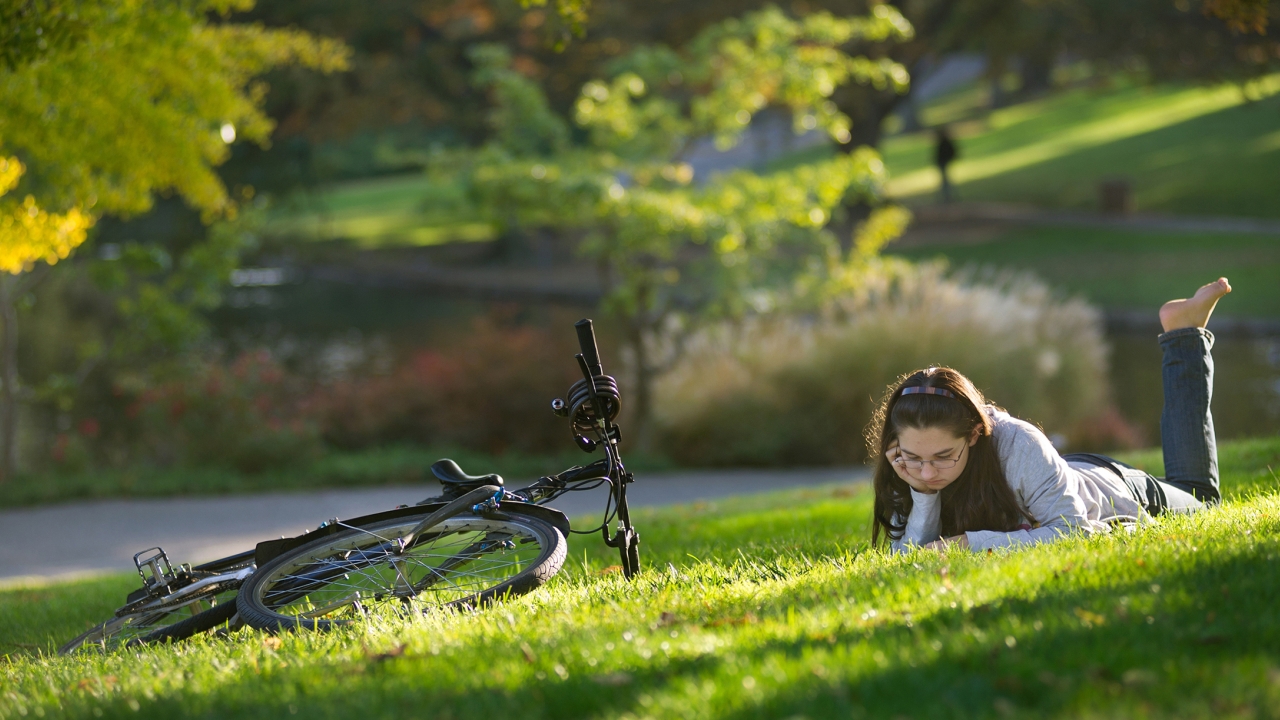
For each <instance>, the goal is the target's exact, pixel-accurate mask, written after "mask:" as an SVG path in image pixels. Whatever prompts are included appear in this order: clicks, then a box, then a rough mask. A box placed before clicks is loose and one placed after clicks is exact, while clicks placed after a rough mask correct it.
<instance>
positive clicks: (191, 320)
mask: <svg viewBox="0 0 1280 720" xmlns="http://www.w3.org/2000/svg"><path fill="white" fill-rule="evenodd" d="M257 222H258V221H257V219H256V216H255V215H253V214H248V215H243V216H241V217H239V218H237V219H236V220H233V221H223V222H219V223H215V224H214V225H213V226H212V227H211V228H210V230H209V233H208V238H207V239H206V240H205V241H204V242H201V243H197V244H194V245H192V246H191V247H189V248H187V249H186V250H185V251H184V252H181V254H180V255H179V256H178V259H177V260H176V262H175V259H174V258H173V256H172V254H171V253H170V252H169V251H168V250H167V249H165V248H164V247H161V246H158V245H153V244H144V243H138V242H127V243H124V244H123V245H122V246H121V247H119V248H118V253H119V257H118V258H117V257H114V256H107V257H106V258H103V259H99V260H95V261H94V262H92V263H91V264H90V266H89V273H90V275H91V276H92V277H93V279H94V281H95V282H96V284H97V285H98V287H100V288H101V289H102V290H104V291H106V292H107V293H108V294H109V295H110V297H112V299H113V300H114V301H115V310H116V318H117V319H116V322H117V323H118V324H117V327H116V330H115V332H114V333H112V336H111V337H110V341H109V342H105V343H103V345H104V346H108V347H109V350H110V353H111V356H112V359H114V360H116V361H122V362H126V363H127V362H130V361H132V362H137V361H139V360H140V359H141V358H145V357H151V358H153V360H154V359H159V358H162V357H170V356H172V355H175V354H178V353H181V352H182V351H184V350H189V349H191V348H192V347H193V346H194V345H195V344H196V343H197V342H198V341H200V340H203V339H205V337H206V336H207V332H208V322H207V320H206V319H205V314H206V313H207V312H208V311H209V310H212V309H214V308H216V307H218V306H219V305H220V304H221V303H222V296H223V292H224V290H225V288H226V287H227V283H228V281H229V280H230V276H231V271H232V270H234V269H235V268H236V267H238V266H239V264H240V257H241V255H242V254H243V253H244V252H246V251H248V250H250V249H252V248H253V247H254V246H255V245H256V243H257V238H256V235H255V228H256V226H257Z"/></svg>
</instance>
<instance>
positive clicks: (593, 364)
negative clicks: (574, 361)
mask: <svg viewBox="0 0 1280 720" xmlns="http://www.w3.org/2000/svg"><path fill="white" fill-rule="evenodd" d="M573 329H574V330H577V331H578V347H580V348H582V359H584V360H586V361H587V369H588V370H589V371H590V372H591V374H592V375H603V374H604V368H603V367H602V366H601V365H600V350H599V349H598V348H597V347H596V333H595V330H594V329H593V328H592V327H591V320H589V319H587V318H583V319H581V320H579V321H578V322H576V323H574V324H573Z"/></svg>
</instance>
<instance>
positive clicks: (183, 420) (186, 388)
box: [129, 352, 321, 472]
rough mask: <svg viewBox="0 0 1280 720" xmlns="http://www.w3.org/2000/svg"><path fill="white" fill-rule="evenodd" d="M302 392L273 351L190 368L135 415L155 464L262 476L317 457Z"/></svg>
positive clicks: (155, 391) (143, 398) (146, 395)
mask: <svg viewBox="0 0 1280 720" xmlns="http://www.w3.org/2000/svg"><path fill="white" fill-rule="evenodd" d="M302 393H303V388H302V386H301V385H300V383H299V382H298V381H297V380H296V379H294V378H290V377H289V376H287V375H286V374H285V372H284V371H283V369H282V368H280V366H279V365H277V364H276V363H275V362H274V361H273V360H272V359H271V357H270V355H269V354H268V353H266V352H254V353H246V354H244V355H241V356H240V357H238V358H236V359H235V360H234V361H232V362H231V363H229V364H224V363H216V362H210V363H201V364H198V365H194V366H192V367H189V368H188V369H187V372H186V374H184V376H182V377H179V378H176V379H171V380H169V381H168V382H165V383H163V384H160V385H158V386H155V387H152V388H150V389H148V390H146V391H144V392H143V393H142V394H141V395H140V396H139V397H138V398H137V400H136V402H135V403H134V404H133V405H131V406H130V409H129V414H131V415H134V416H136V417H137V419H138V420H139V421H140V424H141V426H142V432H141V433H140V434H139V436H138V441H139V444H140V445H141V448H140V449H141V454H142V455H143V456H144V457H145V458H146V459H147V460H148V461H150V462H151V463H152V464H157V465H161V466H164V465H173V464H178V465H210V466H224V467H228V466H229V467H233V468H235V469H237V470H240V471H243V472H259V471H262V470H266V469H268V468H273V467H278V466H281V465H284V464H287V463H290V462H295V461H298V460H307V459H311V458H314V457H315V456H316V455H318V454H319V452H320V449H321V448H320V435H319V430H318V428H317V426H316V425H315V423H314V422H312V421H310V420H309V419H308V417H307V414H306V408H305V405H304V403H303V401H302ZM135 456H136V455H135Z"/></svg>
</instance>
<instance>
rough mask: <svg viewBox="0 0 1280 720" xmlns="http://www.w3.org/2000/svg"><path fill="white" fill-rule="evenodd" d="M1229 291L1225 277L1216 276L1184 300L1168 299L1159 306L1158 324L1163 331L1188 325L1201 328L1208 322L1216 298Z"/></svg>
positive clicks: (1187, 326)
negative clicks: (1216, 277)
mask: <svg viewBox="0 0 1280 720" xmlns="http://www.w3.org/2000/svg"><path fill="white" fill-rule="evenodd" d="M1229 292H1231V283H1229V282H1227V279H1226V278H1218V280H1217V282H1211V283H1209V284H1208V285H1205V286H1204V287H1202V288H1200V289H1199V290H1197V291H1196V294H1195V295H1192V296H1191V297H1189V298H1186V299H1185V300H1170V301H1169V302H1167V303H1165V304H1164V305H1163V306H1162V307H1161V308H1160V324H1161V325H1163V326H1164V331H1165V332H1169V331H1170V330H1178V329H1180V328H1189V327H1196V328H1202V327H1204V326H1205V325H1206V324H1207V323H1208V322H1209V315H1211V314H1212V313H1213V307H1214V306H1215V305H1217V304H1218V299H1219V298H1221V297H1222V296H1223V295H1226V294H1227V293H1229Z"/></svg>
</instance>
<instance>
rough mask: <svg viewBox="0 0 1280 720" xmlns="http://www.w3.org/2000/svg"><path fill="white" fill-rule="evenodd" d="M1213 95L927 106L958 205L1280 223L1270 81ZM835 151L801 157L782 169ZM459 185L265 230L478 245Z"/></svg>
mask: <svg viewBox="0 0 1280 720" xmlns="http://www.w3.org/2000/svg"><path fill="white" fill-rule="evenodd" d="M1250 92H1251V93H1254V94H1255V95H1256V96H1257V97H1261V98H1262V99H1260V100H1256V101H1251V100H1248V99H1246V98H1245V96H1244V94H1242V92H1241V90H1240V89H1239V88H1238V87H1236V86H1233V85H1224V86H1218V87H1208V88H1204V87H1193V88H1186V87H1173V86H1168V87H1159V88H1146V87H1121V88H1119V89H1111V90H1091V89H1083V88H1082V89H1075V90H1071V91H1069V92H1065V93H1062V94H1058V95H1053V96H1050V97H1047V98H1044V99H1041V100H1036V101H1033V102H1028V103H1022V104H1019V105H1015V106H1012V107H1008V108H1004V109H1002V110H998V111H995V112H991V113H987V112H985V110H982V109H981V107H982V105H983V103H984V99H983V97H982V95H981V92H980V91H979V90H977V89H973V88H970V89H966V90H963V91H960V92H958V93H954V94H952V95H950V96H947V97H943V98H939V99H938V100H936V101H933V102H932V103H930V104H929V106H927V107H926V108H924V109H923V110H922V113H921V114H922V117H923V118H924V120H925V122H926V123H928V124H937V123H942V122H952V123H953V128H954V130H955V135H956V137H957V140H958V143H959V145H960V150H961V158H960V160H958V161H957V162H956V164H955V165H954V166H953V173H954V174H953V179H954V181H955V182H956V183H957V186H958V189H959V194H960V197H961V198H963V199H965V200H971V201H977V200H981V201H1000V202H1015V203H1026V204H1031V205H1037V206H1041V207H1047V208H1075V209H1094V208H1096V198H1097V183H1098V182H1099V181H1100V180H1102V179H1105V178H1113V177H1126V178H1130V179H1131V180H1132V182H1133V188H1134V194H1135V202H1136V205H1137V208H1138V209H1139V210H1141V211H1148V212H1162V213H1170V214H1181V215H1239V216H1247V217H1280V202H1276V200H1275V198H1276V195H1275V188H1276V187H1280V114H1278V113H1280V75H1275V76H1271V77H1269V78H1267V79H1266V80H1265V81H1263V82H1260V83H1257V84H1256V85H1255V86H1254V87H1252V88H1251V90H1250ZM932 143H933V136H932V134H931V133H928V132H923V133H913V134H907V135H898V136H894V137H890V138H889V139H887V140H886V141H885V142H884V145H883V147H882V148H881V149H882V151H883V153H884V157H885V161H886V163H887V165H888V167H889V170H890V172H891V174H892V176H893V180H892V181H891V182H890V184H889V187H888V192H889V195H890V196H892V197H894V198H897V199H901V200H904V201H906V202H908V203H920V202H928V201H931V200H932V198H933V195H934V194H935V193H936V191H937V183H938V177H937V171H936V170H934V169H933V166H932V161H931V159H930V158H931V157H932V147H933V145H932ZM829 152H831V150H830V149H828V148H821V147H819V148H813V149H809V150H806V151H801V152H800V153H798V154H797V155H796V156H794V157H788V158H784V159H782V160H780V161H779V162H777V163H774V164H773V165H772V166H771V167H772V168H775V169H776V168H783V167H786V166H788V165H794V164H796V163H798V162H807V161H812V160H814V159H817V158H818V157H820V156H822V155H824V154H827V153H829ZM461 201H462V198H461V197H460V196H459V194H458V189H457V188H453V187H449V186H448V185H442V184H440V183H436V182H433V181H431V180H429V179H428V178H426V177H425V176H423V175H419V174H410V175H400V176H393V177H384V178H376V179H370V180H359V181H352V182H347V183H341V184H337V185H333V186H331V187H328V188H326V189H323V190H320V191H317V192H314V193H311V194H306V195H300V196H298V197H296V198H293V199H292V200H291V201H289V202H288V203H286V204H283V205H281V206H280V207H278V208H277V209H276V210H275V211H274V212H273V213H272V215H271V219H270V221H269V222H268V224H267V227H266V228H265V230H266V232H268V233H270V234H277V235H286V236H291V237H298V238H304V239H322V240H325V239H335V238H343V239H347V240H351V241H353V242H355V243H356V244H357V245H359V246H364V247H376V246H383V245H430V244H435V243H439V242H447V241H459V240H460V241H465V240H483V239H488V238H491V237H492V236H493V229H492V227H491V226H490V225H488V224H487V223H485V222H483V221H480V220H478V219H476V218H471V217H466V216H465V214H460V212H459V210H458V208H459V207H460V206H461V204H462V202H461Z"/></svg>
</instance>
